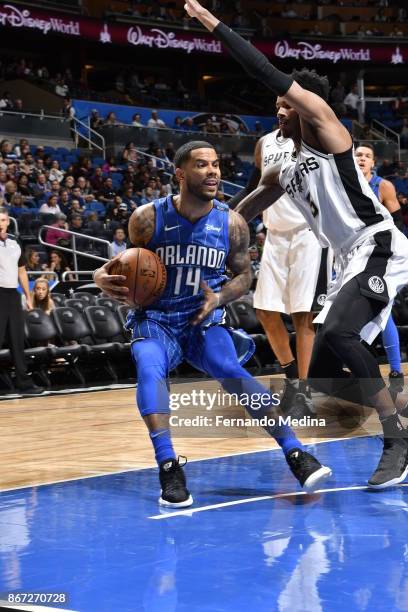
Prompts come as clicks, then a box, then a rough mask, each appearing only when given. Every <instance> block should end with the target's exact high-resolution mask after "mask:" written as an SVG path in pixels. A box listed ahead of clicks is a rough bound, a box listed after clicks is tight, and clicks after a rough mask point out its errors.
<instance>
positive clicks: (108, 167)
mask: <svg viewBox="0 0 408 612" xmlns="http://www.w3.org/2000/svg"><path fill="white" fill-rule="evenodd" d="M102 171H103V172H104V173H105V174H108V173H109V172H120V168H118V166H117V164H116V160H115V156H114V155H111V156H110V157H108V159H107V160H106V162H105V163H104V164H103V166H102Z"/></svg>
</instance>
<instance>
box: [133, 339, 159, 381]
mask: <svg viewBox="0 0 408 612" xmlns="http://www.w3.org/2000/svg"><path fill="white" fill-rule="evenodd" d="M132 356H133V359H134V362H135V364H136V368H137V374H138V380H139V379H140V378H142V379H146V380H147V379H150V380H158V379H161V378H166V376H167V359H166V353H165V351H164V348H163V347H162V345H161V344H160V342H159V341H158V340H156V339H154V338H146V339H145V340H138V341H136V342H133V344H132Z"/></svg>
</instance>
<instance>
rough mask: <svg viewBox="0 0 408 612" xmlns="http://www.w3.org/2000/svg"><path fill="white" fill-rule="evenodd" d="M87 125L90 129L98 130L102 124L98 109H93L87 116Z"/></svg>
mask: <svg viewBox="0 0 408 612" xmlns="http://www.w3.org/2000/svg"><path fill="white" fill-rule="evenodd" d="M89 125H90V127H91V129H93V130H96V131H98V129H99V128H101V127H102V126H103V119H102V117H100V116H99V111H97V110H96V109H94V110H93V111H91V116H90V117H89Z"/></svg>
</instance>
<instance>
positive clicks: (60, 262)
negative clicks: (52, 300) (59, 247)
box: [47, 251, 75, 281]
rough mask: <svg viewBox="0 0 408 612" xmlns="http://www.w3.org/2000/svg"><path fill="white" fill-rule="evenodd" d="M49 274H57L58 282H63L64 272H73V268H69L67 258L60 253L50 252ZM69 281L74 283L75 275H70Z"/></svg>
mask: <svg viewBox="0 0 408 612" xmlns="http://www.w3.org/2000/svg"><path fill="white" fill-rule="evenodd" d="M47 272H55V274H56V275H57V277H58V280H59V281H61V280H62V274H63V273H64V272H71V268H70V267H69V266H68V264H67V262H66V260H65V257H64V255H63V254H62V253H60V252H59V251H50V253H49V255H48V266H47ZM68 280H69V281H73V280H75V277H74V275H73V274H69V275H68Z"/></svg>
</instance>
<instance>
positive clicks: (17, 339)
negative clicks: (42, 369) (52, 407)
mask: <svg viewBox="0 0 408 612" xmlns="http://www.w3.org/2000/svg"><path fill="white" fill-rule="evenodd" d="M9 223H10V219H9V215H8V211H7V209H6V208H3V207H0V348H1V347H2V345H3V343H4V340H5V338H6V337H8V340H9V345H10V349H11V354H12V358H13V364H14V367H15V371H16V380H15V384H16V387H17V389H18V390H19V391H20V392H21V393H23V394H24V395H37V394H39V393H42V392H43V389H42V388H41V387H37V385H35V384H34V383H33V381H32V380H31V378H30V376H28V374H27V364H26V360H25V355H24V317H23V308H22V305H21V294H20V293H19V291H17V287H18V284H19V283H20V285H21V287H22V289H23V291H24V294H25V297H26V300H27V309H28V310H31V309H32V307H33V306H32V302H31V295H30V289H29V284H28V276H27V271H26V269H25V265H24V258H23V256H22V254H21V247H20V245H19V244H18V242H17V241H16V240H14V239H13V238H12V237H11V236H9V234H8V233H7V229H8V226H9Z"/></svg>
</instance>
